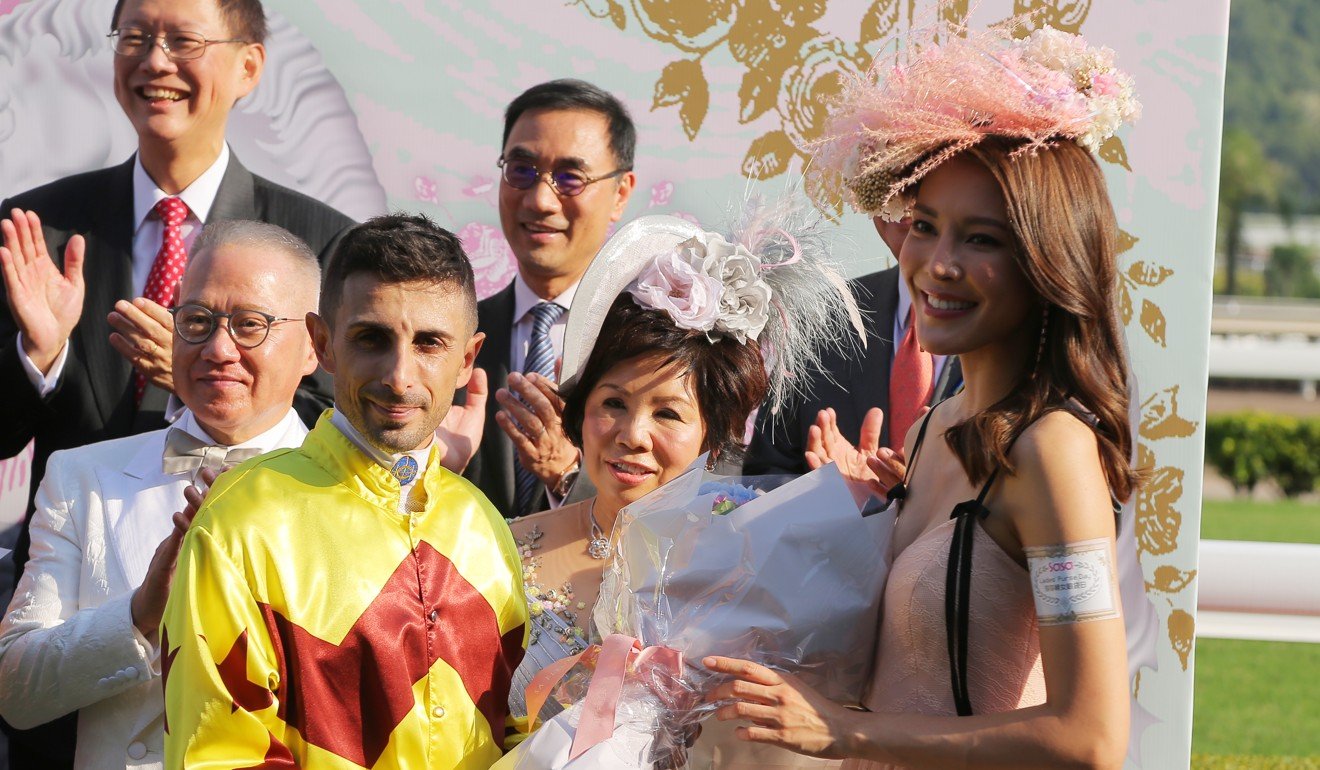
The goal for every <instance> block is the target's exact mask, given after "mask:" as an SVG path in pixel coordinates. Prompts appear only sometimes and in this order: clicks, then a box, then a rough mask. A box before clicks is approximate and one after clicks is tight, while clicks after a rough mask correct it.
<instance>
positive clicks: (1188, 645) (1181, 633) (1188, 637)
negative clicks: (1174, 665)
mask: <svg viewBox="0 0 1320 770" xmlns="http://www.w3.org/2000/svg"><path fill="white" fill-rule="evenodd" d="M1195 637H1196V619H1195V618H1193V617H1192V614H1191V613H1190V612H1187V611H1186V610H1174V611H1173V612H1170V613H1169V644H1171V645H1173V651H1174V652H1176V653H1178V661H1179V662H1180V663H1182V669H1183V671H1186V670H1187V660H1188V658H1189V657H1190V656H1191V654H1192V644H1193V642H1194V641H1195Z"/></svg>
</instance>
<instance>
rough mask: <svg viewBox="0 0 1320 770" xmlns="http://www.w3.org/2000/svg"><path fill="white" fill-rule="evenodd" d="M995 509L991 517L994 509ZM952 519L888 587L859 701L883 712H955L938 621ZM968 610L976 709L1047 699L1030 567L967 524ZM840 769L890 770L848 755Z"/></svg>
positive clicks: (913, 548)
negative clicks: (871, 669)
mask: <svg viewBox="0 0 1320 770" xmlns="http://www.w3.org/2000/svg"><path fill="white" fill-rule="evenodd" d="M992 515H993V514H992ZM954 523H955V522H954V521H953V520H952V519H950V520H949V521H946V522H943V523H941V524H940V525H939V526H937V527H934V528H933V529H931V530H929V531H927V532H925V533H924V534H922V535H921V536H920V537H918V538H917V539H916V540H915V541H913V543H912V544H911V545H909V546H908V547H907V548H906V549H904V550H903V552H902V553H901V554H899V555H898V558H896V559H895V560H894V563H893V566H892V567H891V568H890V572H889V579H888V582H887V583H886V585H885V596H884V611H883V614H882V616H881V620H880V642H879V644H878V646H877V648H876V666H875V675H874V679H873V681H872V683H871V691H870V694H869V695H868V697H867V699H866V704H865V705H866V707H867V708H868V709H870V710H871V711H875V712H880V713H891V714H897V713H916V714H929V715H932V716H954V715H956V713H957V711H956V710H955V708H954V703H953V688H952V685H951V684H950V680H949V658H948V642H947V639H946V637H945V628H944V583H945V577H946V571H947V569H948V563H949V545H950V541H951V540H952V538H953V529H954ZM974 530H975V534H974V535H973V542H974V545H973V550H972V577H971V586H972V588H971V596H970V598H971V601H970V603H969V609H968V618H969V620H968V629H969V630H968V639H969V644H968V661H967V668H968V678H967V679H968V683H967V687H968V692H969V693H970V695H971V701H972V707H973V709H975V712H976V713H978V714H991V713H997V712H1003V711H1012V710H1014V709H1019V708H1025V707H1027V706H1034V705H1038V704H1041V703H1044V702H1045V675H1044V671H1043V670H1042V669H1041V664H1040V635H1039V633H1038V628H1037V625H1036V608H1035V603H1034V601H1033V599H1032V597H1031V586H1030V583H1029V581H1028V579H1027V571H1026V569H1024V568H1023V567H1021V566H1020V565H1018V563H1017V562H1015V561H1013V560H1012V559H1011V558H1009V556H1008V554H1006V553H1004V551H1003V550H1002V549H1001V548H1000V547H999V544H998V543H996V542H995V541H994V540H993V539H992V538H991V537H990V536H989V535H987V534H986V533H985V532H984V530H982V529H981V527H980V526H979V525H977V526H975V528H974ZM843 767H844V770H882V769H883V770H887V769H888V768H891V767H895V766H894V765H883V764H878V763H876V762H869V761H864V760H855V759H854V760H848V761H846V762H844V764H843Z"/></svg>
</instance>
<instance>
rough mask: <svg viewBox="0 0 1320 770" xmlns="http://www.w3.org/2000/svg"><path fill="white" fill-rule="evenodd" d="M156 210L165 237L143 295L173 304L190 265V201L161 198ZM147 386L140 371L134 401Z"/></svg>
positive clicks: (135, 382)
mask: <svg viewBox="0 0 1320 770" xmlns="http://www.w3.org/2000/svg"><path fill="white" fill-rule="evenodd" d="M154 211H155V212H156V216H158V217H160V222H161V226H162V229H163V231H164V237H162V238H161V242H160V251H157V252H156V261H155V262H152V263H151V272H150V273H147V286H146V288H145V289H143V290H142V296H144V297H146V298H147V299H149V300H151V301H152V302H155V303H156V304H158V305H160V306H162V307H174V288H175V287H176V286H178V284H179V279H180V278H182V277H183V268H184V267H185V266H186V265H187V264H188V249H187V248H186V247H185V246H184V245H183V220H185V219H187V218H188V204H186V203H184V202H183V201H182V200H180V199H178V198H162V199H161V200H160V201H159V202H158V203H157V204H156V207H155V209H154ZM146 389H147V378H146V376H145V375H143V374H142V373H141V372H138V373H137V375H136V377H135V378H134V396H135V398H136V400H135V402H134V403H136V404H141V403H142V394H143V393H144V392H145V391H146Z"/></svg>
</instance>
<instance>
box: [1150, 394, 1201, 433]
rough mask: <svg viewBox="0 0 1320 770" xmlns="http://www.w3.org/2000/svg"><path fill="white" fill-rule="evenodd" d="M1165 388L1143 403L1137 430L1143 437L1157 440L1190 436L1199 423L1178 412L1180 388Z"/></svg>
mask: <svg viewBox="0 0 1320 770" xmlns="http://www.w3.org/2000/svg"><path fill="white" fill-rule="evenodd" d="M1179 387H1180V386H1178V385H1174V386H1172V387H1169V388H1165V389H1164V390H1161V391H1159V392H1157V393H1155V394H1154V395H1152V396H1151V397H1150V398H1148V399H1146V401H1145V403H1143V404H1142V405H1141V423H1140V424H1139V425H1138V426H1137V430H1138V432H1139V433H1140V435H1141V437H1142V438H1145V439H1148V440H1150V441H1156V440H1158V439H1162V438H1188V437H1190V436H1191V435H1192V434H1194V433H1196V426H1197V423H1194V422H1192V421H1190V420H1187V419H1185V418H1183V416H1182V415H1180V414H1178V389H1179Z"/></svg>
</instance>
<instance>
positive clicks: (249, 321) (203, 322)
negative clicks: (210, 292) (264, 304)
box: [170, 305, 302, 350]
mask: <svg viewBox="0 0 1320 770" xmlns="http://www.w3.org/2000/svg"><path fill="white" fill-rule="evenodd" d="M170 313H172V314H173V315H174V331H176V332H178V334H179V339H181V340H183V341H184V342H188V343H191V344H193V345H201V344H202V343H204V342H206V341H207V340H209V339H211V337H212V336H213V335H214V334H215V330H216V329H217V328H219V327H220V319H221V318H224V319H227V323H226V324H225V331H227V332H229V337H230V339H232V340H233V341H234V344H235V345H237V346H239V347H240V348H247V349H249V350H251V349H252V348H255V347H256V346H258V345H260V344H261V343H263V342H265V341H266V337H267V336H269V335H270V327H272V326H274V325H275V324H278V323H285V322H287V321H301V320H302V319H301V318H277V317H276V316H273V315H271V314H270V313H263V312H261V311H260V310H235V311H234V312H232V313H214V312H212V311H211V310H209V309H207V308H205V307H202V306H201V305H179V306H178V307H176V308H170Z"/></svg>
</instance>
